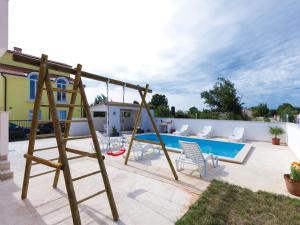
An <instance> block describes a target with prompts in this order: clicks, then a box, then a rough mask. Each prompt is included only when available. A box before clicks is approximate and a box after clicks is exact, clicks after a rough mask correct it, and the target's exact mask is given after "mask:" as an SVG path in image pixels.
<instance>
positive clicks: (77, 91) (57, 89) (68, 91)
mask: <svg viewBox="0 0 300 225" xmlns="http://www.w3.org/2000/svg"><path fill="white" fill-rule="evenodd" d="M43 90H44V91H47V88H43ZM52 91H57V92H66V93H80V90H70V89H64V88H52Z"/></svg>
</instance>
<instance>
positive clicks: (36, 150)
mask: <svg viewBox="0 0 300 225" xmlns="http://www.w3.org/2000/svg"><path fill="white" fill-rule="evenodd" d="M55 148H57V146H50V147H45V148H37V149H34V150H33V151H34V152H40V151H46V150H50V149H55Z"/></svg>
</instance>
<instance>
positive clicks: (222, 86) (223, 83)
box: [201, 77, 243, 115]
mask: <svg viewBox="0 0 300 225" xmlns="http://www.w3.org/2000/svg"><path fill="white" fill-rule="evenodd" d="M201 98H203V99H204V102H205V104H207V105H209V106H210V108H211V109H212V110H214V111H217V112H223V113H233V114H237V115H242V105H243V103H242V102H241V97H240V96H238V95H237V90H236V89H235V87H234V84H233V83H232V82H231V81H230V80H227V79H225V78H223V77H219V78H218V81H217V82H216V83H215V84H214V86H213V89H211V90H209V91H203V92H201Z"/></svg>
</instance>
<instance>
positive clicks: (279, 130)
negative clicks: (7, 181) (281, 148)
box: [269, 127, 284, 145]
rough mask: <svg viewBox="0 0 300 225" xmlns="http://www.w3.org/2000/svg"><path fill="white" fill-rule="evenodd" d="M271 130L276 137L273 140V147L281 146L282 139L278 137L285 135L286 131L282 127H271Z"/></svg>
mask: <svg viewBox="0 0 300 225" xmlns="http://www.w3.org/2000/svg"><path fill="white" fill-rule="evenodd" d="M269 128H270V130H269V131H270V133H271V134H272V135H274V137H273V138H272V144H273V145H280V138H278V136H280V135H282V134H284V130H283V129H282V128H281V127H269Z"/></svg>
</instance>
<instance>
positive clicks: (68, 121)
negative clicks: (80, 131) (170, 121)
mask: <svg viewBox="0 0 300 225" xmlns="http://www.w3.org/2000/svg"><path fill="white" fill-rule="evenodd" d="M37 122H38V123H39V124H43V123H53V121H52V120H40V121H37ZM58 122H59V123H76V122H77V123H79V122H88V121H87V120H60V121H58Z"/></svg>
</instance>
